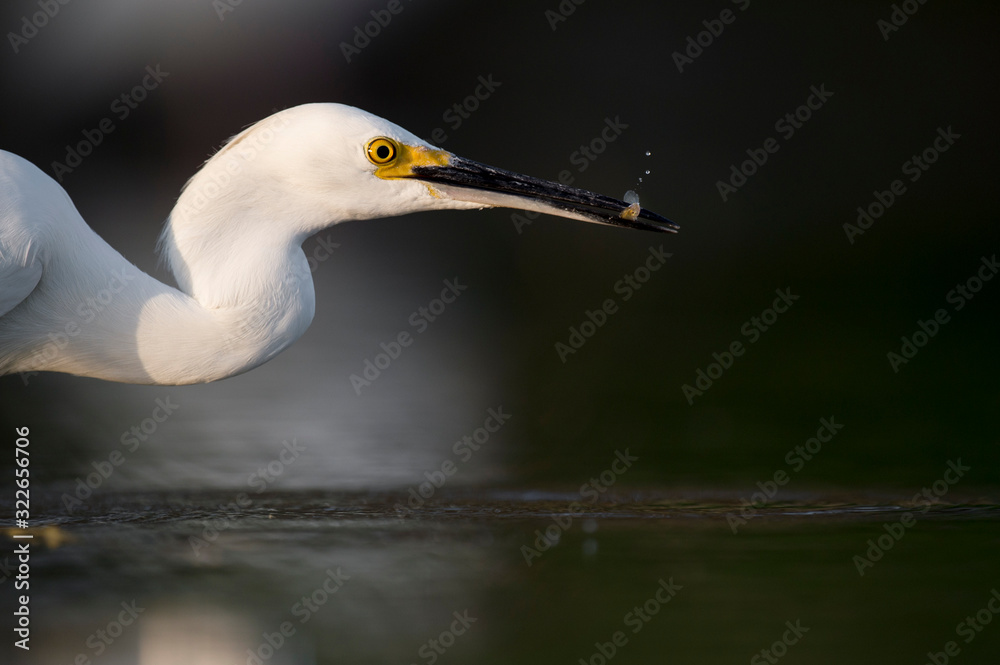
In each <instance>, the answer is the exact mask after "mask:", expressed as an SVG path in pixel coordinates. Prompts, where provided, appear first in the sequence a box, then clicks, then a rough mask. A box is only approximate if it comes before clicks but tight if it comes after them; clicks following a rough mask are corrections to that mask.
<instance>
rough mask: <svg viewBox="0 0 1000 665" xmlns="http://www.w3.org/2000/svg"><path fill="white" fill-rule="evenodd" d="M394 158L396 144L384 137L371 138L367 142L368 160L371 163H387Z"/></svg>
mask: <svg viewBox="0 0 1000 665" xmlns="http://www.w3.org/2000/svg"><path fill="white" fill-rule="evenodd" d="M394 159H396V144H395V143H393V142H392V141H390V140H389V139H385V138H378V139H372V140H371V142H370V143H369V144H368V161H370V162H371V163H372V164H378V165H380V166H381V165H382V164H388V163H389V162H391V161H392V160H394Z"/></svg>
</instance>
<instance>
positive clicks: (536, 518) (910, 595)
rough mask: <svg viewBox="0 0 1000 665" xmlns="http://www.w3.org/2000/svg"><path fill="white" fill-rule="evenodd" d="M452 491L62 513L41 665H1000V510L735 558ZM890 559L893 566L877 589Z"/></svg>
mask: <svg viewBox="0 0 1000 665" xmlns="http://www.w3.org/2000/svg"><path fill="white" fill-rule="evenodd" d="M446 489H447V488H445V489H444V490H439V491H438V492H437V493H436V494H435V495H434V497H432V499H430V500H428V501H427V502H426V503H424V504H423V505H421V506H418V507H416V508H410V507H407V506H406V502H407V498H408V496H407V495H406V494H405V493H402V492H399V493H395V492H379V493H351V492H336V493H329V492H305V491H295V492H284V493H264V494H250V495H243V496H240V495H238V494H234V493H231V492H210V493H188V492H177V493H119V494H106V495H102V496H99V497H94V499H93V500H92V501H91V502H89V503H87V504H86V505H84V506H82V507H76V508H75V509H74V510H73V511H72V512H69V511H67V510H66V509H65V508H64V507H63V506H62V504H61V501H60V497H59V496H58V495H55V494H53V495H50V496H47V497H44V498H42V499H41V506H42V508H41V511H42V512H44V513H47V519H45V520H43V521H45V522H48V523H50V524H53V525H56V527H57V530H56V529H52V530H49V531H48V532H47V533H46V534H44V535H46V536H47V540H48V545H49V546H46V545H45V543H44V540H45V539H44V538H43V534H39V535H38V537H37V540H36V541H35V545H34V547H33V554H32V559H31V566H32V568H31V583H32V587H31V592H32V596H31V610H32V617H33V628H34V630H33V633H32V646H33V649H32V651H33V652H34V653H32V662H34V663H39V662H45V663H53V664H58V663H70V662H73V659H74V658H76V657H77V656H78V654H83V655H85V656H86V657H87V658H89V659H91V662H94V663H97V662H100V663H138V664H140V665H165V664H166V663H188V664H191V663H194V664H196V665H197V664H200V663H206V664H207V663H245V662H249V663H255V662H258V660H256V659H255V657H254V656H253V654H254V653H256V654H257V656H256V658H259V659H260V660H259V662H262V663H280V664H285V663H289V664H290V663H295V664H299V663H337V662H351V663H386V662H399V663H434V662H441V663H460V662H479V663H484V662H485V663H494V662H495V663H509V662H518V663H551V662H566V663H578V662H579V659H583V661H584V662H585V663H594V664H595V665H596V664H598V663H602V662H606V661H607V662H610V661H612V660H613V661H614V662H616V663H619V662H620V663H647V662H649V663H654V662H655V663H731V662H748V661H750V662H768V661H767V660H766V659H763V658H764V657H763V656H761V658H758V660H756V661H751V659H752V658H753V657H754V656H755V654H759V652H761V650H762V649H771V650H772V651H771V652H770V657H772V658H774V657H775V654H780V655H781V656H782V657H783V658H787V660H786V661H783V662H788V663H844V662H852V663H861V662H891V663H924V662H927V653H928V651H933V652H939V651H942V649H943V648H944V645H945V643H946V642H947V641H949V640H955V641H956V643H957V646H958V647H959V648H960V656H956V657H955V658H960V661H959V662H961V663H963V664H964V663H987V662H995V660H994V658H995V655H996V654H997V653H1000V626H995V625H984V626H980V628H981V632H972V631H971V629H966V632H967V633H968V634H969V635H972V636H973V637H974V638H973V639H972V641H971V642H969V643H965V641H964V639H965V637H964V634H956V625H957V624H958V623H959V622H960V621H963V620H964V619H965V617H967V616H970V615H971V616H973V617H974V616H975V614H976V612H977V611H983V608H986V607H987V603H988V601H989V600H990V597H991V590H992V589H994V588H998V587H1000V557H998V556H997V546H998V544H1000V529H998V526H1000V504H997V503H995V502H989V501H986V500H970V501H968V502H965V503H946V504H936V505H934V506H931V507H929V508H928V507H926V506H915V505H911V504H905V503H899V502H892V501H889V500H886V499H885V498H884V497H874V498H873V497H872V496H865V497H864V499H865V500H864V501H863V502H861V501H858V500H857V499H859V498H860V497H857V496H856V497H853V498H852V497H850V496H827V497H823V496H818V495H817V496H798V497H791V500H786V501H783V502H782V503H777V504H774V505H766V506H763V507H762V508H760V509H759V510H758V511H757V512H756V513H755V514H754V516H752V517H750V518H749V519H748V520H747V522H746V524H743V525H742V526H739V528H738V533H736V534H734V533H733V530H732V528H731V522H732V521H733V519H732V517H731V516H732V515H733V514H736V512H737V511H738V510H739V504H738V503H737V502H736V501H734V500H733V499H731V498H730V497H728V496H726V495H725V494H723V493H713V492H711V491H697V492H695V491H689V492H684V493H676V494H651V493H638V492H637V493H632V494H621V495H618V496H610V495H605V496H604V497H602V498H601V500H599V501H594V502H590V501H583V502H581V503H577V504H576V506H575V507H574V508H571V506H572V505H573V502H574V501H580V496H579V495H574V494H572V493H568V492H567V493H559V492H551V491H544V492H543V491H531V490H496V491H476V492H455V491H452V492H448V491H445V490H446ZM38 500H39V499H36V501H38ZM241 503H242V505H240V504H241ZM907 514H912V515H913V517H914V522H913V523H912V526H910V527H909V528H902V527H900V520H901V519H902V518H903V517H904V515H907ZM727 516H729V517H727ZM886 525H888V528H887V526H886ZM900 529H902V530H900ZM546 531H548V533H549V536H550V538H549V539H548V540H543V539H542V538H543V537H544V534H545V533H546ZM890 532H893V533H896V534H901V536H899V537H898V540H897V539H896V538H892V537H891V534H890ZM880 536H884V537H883V542H884V543H889V542H891V547H890V548H889V549H887V550H885V551H884V552H882V555H881V557H880V558H879V560H878V561H875V562H874V563H873V565H871V566H865V567H864V568H863V570H864V575H863V576H862V575H859V572H858V568H857V564H856V559H855V557H856V556H861V557H864V556H867V555H866V550H867V549H868V548H869V544H868V542H867V541H868V540H869V539H872V540H873V541H876V542H877V540H878V538H879V537H880ZM527 548H530V549H527ZM532 550H534V551H533V552H532ZM875 554H878V553H877V552H875ZM526 559H530V560H531V562H530V565H528V563H527V560H526ZM9 582H10V580H7V583H9ZM324 582H326V589H324ZM10 595H11V594H4V601H5V602H7V601H9V600H10ZM304 598H305V599H306V601H305V602H304V601H303V599H304ZM309 599H311V603H312V604H311V605H310V600H309ZM123 602H124V603H125V605H124V606H123V605H122V603H123ZM130 605H131V607H132V611H133V613H134V614H135V615H136V616H137V617H138V618H137V619H136V620H135V621H132V619H131V615H130V614H129V613H128V612H127V610H123V609H122V608H123V607H126V608H127V607H129V606H130ZM994 606H995V607H996V606H997V605H996V603H994ZM985 612H986V614H982V612H981V614H982V616H984V617H985V616H987V615H988V616H989V617H990V618H991V619H992V613H991V612H990V611H989V610H985ZM5 614H6V613H5ZM7 616H9V615H7ZM456 617H458V618H456ZM473 619H474V621H473ZM119 621H127V622H129V623H128V625H119V624H118V622H119ZM786 622H789V623H788V624H786ZM996 623H998V624H1000V621H997V622H996ZM790 626H791V627H794V628H795V630H794V631H793V630H792V629H791V628H790ZM283 629H284V632H285V635H282V630H283ZM99 630H103V631H104V632H103V633H99V632H97V631H99ZM616 633H619V634H618V635H617V636H616ZM102 635H104V636H105V637H102ZM111 636H114V637H111ZM616 639H617V642H618V644H615V641H616ZM432 640H433V642H432ZM783 640H784V641H783ZM776 642H777V644H775V643H776ZM273 645H278V646H277V648H274V646H273ZM602 652H603V653H602ZM611 654H613V655H611Z"/></svg>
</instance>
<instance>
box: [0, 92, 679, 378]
mask: <svg viewBox="0 0 1000 665" xmlns="http://www.w3.org/2000/svg"><path fill="white" fill-rule="evenodd" d="M493 206H504V207H510V208H520V209H523V210H534V211H540V212H545V213H550V214H553V215H560V216H562V217H569V218H572V219H578V220H583V221H587V222H598V223H603V224H611V225H615V226H624V227H632V228H640V229H647V230H656V231H675V230H676V229H677V225H676V224H674V223H673V222H671V221H670V220H668V219H666V218H664V217H661V216H659V215H657V214H655V213H652V212H649V211H648V210H644V209H639V208H638V206H636V205H633V206H631V207H630V206H629V205H628V204H626V203H624V202H622V201H619V200H616V199H613V198H610V197H606V196H600V195H597V194H592V193H590V192H586V191H583V190H579V189H574V188H571V187H567V186H564V185H561V184H557V183H551V182H546V181H544V180H539V179H536V178H531V177H527V176H523V175H518V174H516V173H511V172H509V171H503V170H500V169H496V168H493V167H490V166H486V165H483V164H479V163H477V162H473V161H469V160H466V159H462V158H460V157H457V156H455V155H453V154H451V153H449V152H446V151H444V150H441V149H439V148H436V147H434V146H432V145H430V144H428V143H427V142H426V141H423V140H421V139H419V138H417V137H416V136H414V135H413V134H411V133H410V132H408V131H406V130H404V129H402V128H400V127H398V126H396V125H394V124H392V123H391V122H388V121H386V120H383V119H382V118H379V117H376V116H374V115H371V114H369V113H366V112H364V111H362V110H360V109H356V108H353V107H350V106H344V105H341V104H306V105H303V106H297V107H294V108H290V109H287V110H284V111H281V112H279V113H276V114H274V115H272V116H270V117H268V118H265V119H264V120H261V121H260V122H258V123H256V124H254V125H252V126H250V127H249V128H247V129H246V130H244V131H243V132H241V133H240V134H237V135H236V136H235V137H233V138H232V139H231V140H230V141H229V142H228V143H227V144H226V145H225V146H224V147H223V148H222V149H221V150H219V151H218V152H217V153H216V154H215V155H213V156H212V157H211V158H210V159H209V160H208V161H207V162H206V163H205V165H204V166H203V167H202V168H201V170H200V171H199V172H198V173H197V174H195V176H194V177H193V178H191V180H189V181H188V183H187V184H186V185H185V187H184V189H183V190H182V192H181V195H180V197H179V198H178V200H177V204H176V205H175V207H174V209H173V211H172V212H171V213H170V217H169V218H168V220H167V222H166V225H165V228H164V230H163V233H162V235H161V237H160V242H159V244H158V249H159V251H160V252H161V253H162V255H163V256H164V258H165V259H166V262H167V265H168V266H169V268H170V270H171V271H172V272H173V274H174V276H175V278H176V280H177V284H178V287H179V288H173V287H171V286H168V285H166V284H162V283H161V282H159V281H157V280H156V279H154V278H152V277H150V276H149V275H147V274H146V273H144V272H142V271H141V270H139V269H138V268H136V267H135V266H134V265H132V264H131V263H129V262H128V261H127V260H126V259H125V258H124V257H123V256H122V255H121V254H119V253H118V252H116V251H115V250H114V249H112V248H111V246H110V245H108V244H107V243H105V242H104V241H103V240H102V239H101V238H100V237H99V236H98V235H97V234H96V233H94V231H93V230H91V228H90V227H89V226H87V224H86V223H85V222H84V221H83V218H82V217H81V216H80V213H79V212H77V210H76V208H75V207H74V206H73V203H72V201H71V200H70V198H69V195H68V194H67V193H66V191H65V190H64V189H63V188H62V187H60V186H59V185H58V184H57V183H56V182H55V181H54V180H53V179H52V178H50V177H49V176H47V175H46V174H44V173H43V172H42V171H41V170H39V169H38V168H36V167H35V166H34V165H32V164H31V163H30V162H28V161H26V160H24V159H22V158H20V157H18V156H16V155H13V154H11V153H8V152H3V151H0V375H3V374H11V373H15V372H38V371H50V372H65V373H69V374H76V375H80V376H90V377H97V378H100V379H106V380H109V381H120V382H125V383H144V384H164V385H183V384H191V383H203V382H208V381H215V380H217V379H222V378H225V377H229V376H233V375H235V374H240V373H242V372H245V371H247V370H250V369H252V368H254V367H256V366H258V365H260V364H261V363H264V362H267V361H268V360H270V359H271V358H273V357H274V356H275V355H277V354H278V353H279V352H281V351H282V350H283V349H285V348H287V347H288V346H289V345H290V344H292V343H293V342H294V341H295V340H296V339H298V337H299V336H300V335H302V333H303V332H305V330H306V328H307V327H308V326H309V323H310V322H311V321H312V317H313V312H314V309H315V298H314V293H313V283H312V278H311V275H310V271H309V266H308V263H307V260H306V256H305V254H304V253H303V251H302V248H301V245H302V243H303V241H304V240H305V239H306V238H308V237H309V236H310V235H312V234H314V233H316V232H318V231H320V230H322V229H325V228H327V227H330V226H332V225H334V224H337V223H339V222H344V221H349V220H356V219H371V218H377V217H390V216H393V215H402V214H405V213H410V212H416V211H421V210H442V209H454V210H457V209H462V210H465V209H472V208H486V207H493Z"/></svg>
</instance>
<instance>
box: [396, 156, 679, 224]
mask: <svg viewBox="0 0 1000 665" xmlns="http://www.w3.org/2000/svg"><path fill="white" fill-rule="evenodd" d="M409 177H411V178H417V179H419V180H422V181H425V182H428V183H433V184H435V185H437V186H438V188H439V189H443V190H444V191H445V193H447V194H448V195H449V196H451V197H452V198H455V199H461V200H464V201H470V202H474V203H482V204H484V205H488V206H504V207H508V208H520V209H523V210H538V211H540V212H548V213H551V214H554V215H560V216H562V217H570V218H572V219H580V220H583V221H587V222H596V223H598V224H610V225H611V226H624V227H626V228H631V229H643V230H645V231H663V232H668V233H676V232H677V230H678V229H679V228H680V226H678V225H677V224H675V223H674V222H671V221H670V220H669V219H667V218H666V217H663V216H661V215H657V214H656V213H655V212H652V211H650V210H646V209H645V208H640V207H639V206H637V205H632V206H630V205H629V204H628V203H625V202H624V201H619V200H618V199H615V198H611V197H610V196H603V195H601V194H594V193H593V192H588V191H586V190H583V189H577V188H575V187H568V186H566V185H563V184H560V183H557V182H549V181H547V180H541V179H540V178H532V177H531V176H526V175H521V174H519V173H514V172H512V171H505V170H503V169H498V168H495V167H492V166H487V165H486V164H480V163H479V162H474V161H472V160H470V159H464V158H462V157H457V156H455V155H450V154H449V155H448V164H447V165H445V166H437V165H421V166H417V165H414V166H413V167H412V171H411V174H410V175H409Z"/></svg>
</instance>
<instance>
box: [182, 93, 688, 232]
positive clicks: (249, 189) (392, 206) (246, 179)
mask: <svg viewBox="0 0 1000 665" xmlns="http://www.w3.org/2000/svg"><path fill="white" fill-rule="evenodd" d="M494 206H501V207H508V208H519V209H523V210H533V211H538V212H544V213H548V214H552V215H558V216H562V217H569V218H572V219H578V220H582V221H587V222H596V223H601V224H609V225H614V226H623V227H630V228H639V229H646V230H653V231H671V232H673V231H675V230H676V229H677V228H678V227H677V225H676V224H674V223H673V222H671V221H670V220H668V219H666V218H664V217H661V216H660V215H657V214H656V213H653V212H650V211H648V210H645V209H641V208H638V206H631V207H630V206H629V204H627V203H625V202H623V201H619V200H617V199H614V198H611V197H607V196H602V195H599V194H594V193H591V192H588V191H585V190H582V189H576V188H573V187H568V186H566V185H562V184H559V183H554V182H548V181H545V180H540V179H538V178H533V177H530V176H524V175H520V174H517V173H513V172H510V171H505V170H502V169H498V168H494V167H491V166H487V165H485V164H480V163H478V162H474V161H471V160H468V159H464V158H462V157H458V156H456V155H453V154H452V153H450V152H447V151H445V150H442V149H440V148H437V147H435V146H432V145H430V144H429V143H428V142H426V141H424V140H422V139H420V138H417V137H416V136H415V135H413V134H411V133H410V132H408V131H406V130H405V129H403V128H401V127H399V126H397V125H395V124H393V123H391V122H389V121H387V120H383V119H382V118H379V117H377V116H374V115H372V114H370V113H366V112H365V111H362V110H360V109H356V108H354V107H351V106H344V105H342V104H306V105H303V106H297V107H294V108H290V109H287V110H285V111H281V112H279V113H276V114H274V115H272V116H270V117H268V118H266V119H265V120H262V121H261V122H259V123H257V124H255V125H253V126H252V127H250V128H248V129H247V130H245V131H244V132H243V133H241V134H239V135H237V136H236V137H234V138H233V139H232V140H231V141H230V142H229V143H228V144H227V145H226V146H225V147H223V148H222V150H220V151H219V152H218V153H217V154H216V155H215V156H213V157H212V159H211V160H209V162H208V163H207V164H206V165H205V167H204V168H203V169H202V171H201V172H200V173H199V174H198V175H197V176H195V178H193V179H192V181H191V182H190V183H189V184H188V186H187V188H186V189H185V191H184V193H183V195H182V197H181V199H180V200H179V201H178V208H180V209H184V208H187V209H189V210H193V211H194V212H198V209H199V207H201V208H206V209H211V210H213V211H214V212H215V214H233V210H234V208H235V209H240V208H242V209H255V210H257V211H259V212H261V213H263V214H264V217H265V218H268V219H269V221H270V222H272V223H273V222H275V221H277V220H276V219H275V217H276V216H278V215H280V216H281V219H282V223H283V224H284V223H287V224H290V225H292V226H294V227H295V229H294V231H295V235H296V236H300V237H302V238H304V237H306V236H308V235H309V234H311V233H315V232H316V231H319V230H320V229H322V228H325V227H327V226H330V225H331V224H333V223H337V222H341V221H347V220H355V219H371V218H377V217H391V216H394V215H402V214H406V213H410V212H418V211H423V210H442V209H471V208H484V207H494ZM220 207H221V208H222V209H223V210H225V211H226V213H220V212H219V208H220Z"/></svg>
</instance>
